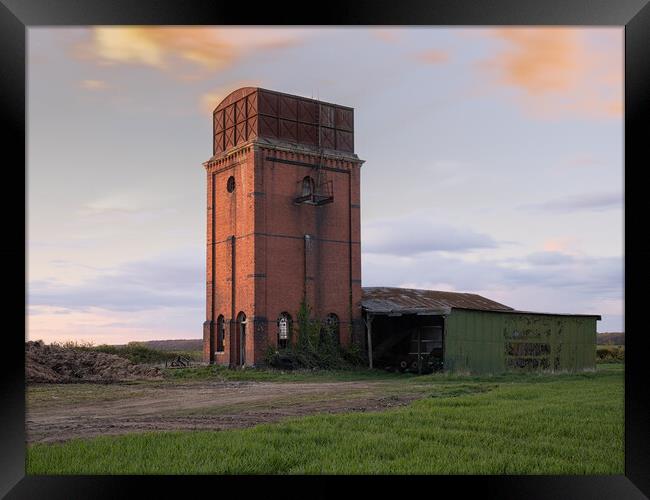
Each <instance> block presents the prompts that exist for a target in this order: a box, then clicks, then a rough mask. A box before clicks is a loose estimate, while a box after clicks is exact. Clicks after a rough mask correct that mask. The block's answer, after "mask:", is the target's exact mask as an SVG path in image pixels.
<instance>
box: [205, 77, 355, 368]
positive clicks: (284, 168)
mask: <svg viewBox="0 0 650 500" xmlns="http://www.w3.org/2000/svg"><path fill="white" fill-rule="evenodd" d="M353 113H354V111H353V109H352V108H349V107H345V106H339V105H336V104H330V103H326V102H321V101H317V100H314V99H307V98H304V97H298V96H293V95H288V94H283V93H280V92H273V91H269V90H264V89H260V88H254V87H245V88H241V89H238V90H236V91H234V92H232V93H231V94H230V95H229V96H228V97H226V98H225V99H224V100H223V101H222V102H221V103H220V104H219V105H218V106H217V108H216V109H215V110H214V113H213V127H214V128H213V155H212V158H210V159H209V160H208V161H207V162H205V163H204V164H203V165H204V167H205V169H206V173H207V269H206V271H207V276H206V285H207V287H206V291H207V294H206V298H207V301H206V321H205V323H204V325H203V346H204V347H203V355H204V359H205V361H209V362H211V363H218V364H220V365H229V366H241V365H259V364H261V363H263V361H264V357H265V354H266V352H267V348H268V346H280V347H282V346H285V345H287V342H289V337H290V336H289V331H290V330H291V328H292V325H293V322H294V321H295V320H296V318H297V315H298V311H299V308H300V304H301V302H302V301H303V300H305V301H306V303H307V304H308V305H309V306H310V307H311V308H312V311H313V316H314V317H315V318H318V319H320V320H322V321H323V323H326V324H328V325H329V326H330V331H333V332H334V334H335V335H336V336H337V338H338V339H339V342H340V343H341V344H342V345H350V342H352V341H359V340H360V335H361V333H360V332H361V305H360V301H361V248H360V172H359V169H360V167H361V164H362V163H363V160H360V159H359V158H358V156H357V155H356V154H355V153H354V127H353V124H354V114H353ZM294 331H295V330H294Z"/></svg>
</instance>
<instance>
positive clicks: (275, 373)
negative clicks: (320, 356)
mask: <svg viewBox="0 0 650 500" xmlns="http://www.w3.org/2000/svg"><path fill="white" fill-rule="evenodd" d="M163 373H164V375H165V378H166V379H169V380H177V381H180V380H207V379H211V378H214V379H216V380H232V381H257V382H319V381H320V382H343V381H351V380H399V379H408V378H413V377H415V375H409V374H396V373H389V372H384V371H381V370H368V369H367V368H358V369H347V370H293V371H282V370H276V369H274V368H240V369H237V370H232V369H230V368H226V367H224V366H219V365H209V366H197V367H191V368H170V369H167V370H164V372H163Z"/></svg>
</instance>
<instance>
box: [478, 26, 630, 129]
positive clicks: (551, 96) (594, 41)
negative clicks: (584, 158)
mask: <svg viewBox="0 0 650 500" xmlns="http://www.w3.org/2000/svg"><path fill="white" fill-rule="evenodd" d="M486 36H488V37H489V38H491V39H493V40H497V41H498V42H499V45H498V48H496V51H495V53H494V55H493V56H492V57H489V58H488V59H486V60H483V61H481V63H480V64H479V68H480V70H481V71H483V72H486V73H487V74H488V75H489V76H490V77H491V81H492V83H493V84H494V85H496V86H499V87H503V88H506V89H510V90H513V91H515V92H516V94H515V96H516V100H517V101H516V102H518V104H519V105H520V106H521V107H522V108H523V109H525V110H526V111H527V112H528V113H530V114H532V115H535V116H537V117H540V118H548V119H556V118H563V117H571V116H576V117H586V118H620V117H621V116H622V113H623V83H622V82H623V80H622V78H623V63H622V57H623V33H622V31H621V30H613V29H609V30H604V29H599V30H589V29H584V28H563V27H561V28H499V29H493V30H488V31H487V32H486ZM603 41H606V42H607V43H603Z"/></svg>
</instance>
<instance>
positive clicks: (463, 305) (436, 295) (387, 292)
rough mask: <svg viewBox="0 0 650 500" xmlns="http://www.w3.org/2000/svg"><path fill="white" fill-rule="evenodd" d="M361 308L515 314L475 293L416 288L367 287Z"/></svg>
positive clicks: (511, 309) (390, 311)
mask: <svg viewBox="0 0 650 500" xmlns="http://www.w3.org/2000/svg"><path fill="white" fill-rule="evenodd" d="M362 290H363V293H362V299H361V306H362V307H363V308H364V309H365V310H366V311H368V312H374V313H385V314H390V313H398V314H399V313H401V314H405V313H416V314H417V313H432V314H433V313H438V314H448V313H449V312H451V309H452V308H457V309H474V310H477V311H514V309H513V308H512V307H509V306H506V305H504V304H499V303H498V302H495V301H493V300H490V299H486V298H485V297H481V296H480V295H476V294H474V293H459V292H441V291H438V290H416V289H413V288H392V287H369V288H368V287H366V288H363V289H362Z"/></svg>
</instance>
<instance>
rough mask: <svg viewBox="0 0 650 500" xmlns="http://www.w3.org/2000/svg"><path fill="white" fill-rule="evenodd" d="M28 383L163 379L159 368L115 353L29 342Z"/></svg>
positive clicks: (26, 366)
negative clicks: (136, 362) (135, 361)
mask: <svg viewBox="0 0 650 500" xmlns="http://www.w3.org/2000/svg"><path fill="white" fill-rule="evenodd" d="M25 375H26V381H27V383H35V382H37V383H53V384H60V383H69V382H104V383H106V382H120V381H125V380H136V379H150V378H162V372H161V371H160V369H159V368H157V367H151V366H146V365H136V364H133V363H131V362H130V361H129V360H127V359H124V358H122V357H120V356H116V355H115V354H106V353H103V352H97V351H93V350H90V349H66V348H63V347H59V346H53V345H45V344H44V343H43V342H41V341H37V342H31V341H30V342H25Z"/></svg>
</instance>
